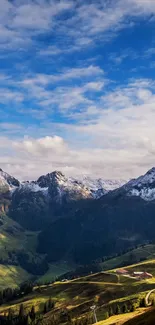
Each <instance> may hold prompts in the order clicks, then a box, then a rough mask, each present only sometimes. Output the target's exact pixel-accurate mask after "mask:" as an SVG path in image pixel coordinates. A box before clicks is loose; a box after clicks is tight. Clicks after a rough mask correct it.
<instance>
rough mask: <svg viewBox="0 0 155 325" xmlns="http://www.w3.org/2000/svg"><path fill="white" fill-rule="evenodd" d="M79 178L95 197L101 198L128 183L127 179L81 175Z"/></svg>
mask: <svg viewBox="0 0 155 325" xmlns="http://www.w3.org/2000/svg"><path fill="white" fill-rule="evenodd" d="M79 180H80V181H81V183H82V184H83V185H84V186H86V187H87V188H88V189H89V190H90V191H91V193H92V196H93V197H94V198H100V197H101V196H103V195H104V194H106V193H108V192H109V191H113V190H115V189H117V188H119V187H121V186H123V185H124V184H125V183H126V181H125V180H112V179H111V180H110V179H102V178H97V179H95V178H92V177H90V176H81V177H79Z"/></svg>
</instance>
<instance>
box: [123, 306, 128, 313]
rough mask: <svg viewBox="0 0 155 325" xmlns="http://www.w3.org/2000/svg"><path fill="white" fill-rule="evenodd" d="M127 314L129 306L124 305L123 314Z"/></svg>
mask: <svg viewBox="0 0 155 325" xmlns="http://www.w3.org/2000/svg"><path fill="white" fill-rule="evenodd" d="M126 313H128V308H127V305H126V304H124V305H123V314H126Z"/></svg>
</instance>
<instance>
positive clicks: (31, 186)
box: [0, 169, 126, 201]
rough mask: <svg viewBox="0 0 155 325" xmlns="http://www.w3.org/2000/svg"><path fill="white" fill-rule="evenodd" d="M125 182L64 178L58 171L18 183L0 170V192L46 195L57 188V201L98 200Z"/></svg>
mask: <svg viewBox="0 0 155 325" xmlns="http://www.w3.org/2000/svg"><path fill="white" fill-rule="evenodd" d="M125 182H126V181H125V180H104V179H102V178H99V179H95V178H91V177H87V176H83V177H79V178H73V177H68V178H67V177H65V175H63V174H62V173H61V172H60V171H54V172H52V173H50V174H47V175H43V176H40V177H39V178H38V180H36V181H24V182H20V181H19V180H17V179H16V178H14V177H12V176H10V175H9V174H7V173H5V172H4V171H3V170H2V169H0V190H1V192H3V191H4V192H6V191H7V190H8V191H12V190H15V189H20V190H21V191H24V190H25V191H30V192H39V191H41V192H43V193H44V194H45V195H47V194H48V189H49V187H51V186H52V187H55V188H57V200H60V201H61V199H62V197H63V196H64V195H66V193H67V195H68V196H69V195H70V197H71V198H73V197H74V195H75V196H79V197H82V198H94V199H98V198H100V197H101V196H102V195H104V194H106V193H107V192H109V191H111V190H114V189H116V188H118V187H121V186H122V185H123V184H125Z"/></svg>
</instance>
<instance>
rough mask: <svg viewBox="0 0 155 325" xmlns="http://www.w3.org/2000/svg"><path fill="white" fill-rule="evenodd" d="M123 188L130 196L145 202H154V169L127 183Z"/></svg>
mask: <svg viewBox="0 0 155 325" xmlns="http://www.w3.org/2000/svg"><path fill="white" fill-rule="evenodd" d="M125 188H126V189H127V191H128V194H129V195H131V196H139V197H141V198H142V199H143V200H145V201H152V200H155V167H153V168H152V169H150V170H149V171H148V172H147V173H146V174H144V175H142V176H140V177H138V178H137V179H133V180H131V181H129V182H128V183H127V184H126V185H125Z"/></svg>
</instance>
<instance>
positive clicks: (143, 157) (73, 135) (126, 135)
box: [0, 79, 155, 179]
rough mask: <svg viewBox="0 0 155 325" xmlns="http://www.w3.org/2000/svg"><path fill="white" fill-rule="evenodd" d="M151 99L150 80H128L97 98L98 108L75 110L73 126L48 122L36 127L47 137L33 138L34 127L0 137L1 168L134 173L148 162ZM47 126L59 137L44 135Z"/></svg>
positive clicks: (154, 134)
mask: <svg viewBox="0 0 155 325" xmlns="http://www.w3.org/2000/svg"><path fill="white" fill-rule="evenodd" d="M95 88H96V87H95ZM118 94H119V96H118ZM107 102H108V109H107V108H106V107H107ZM120 102H122V105H120ZM154 102H155V85H154V83H153V82H152V80H147V79H146V80H145V79H144V80H142V79H141V80H139V82H138V80H132V81H130V82H129V83H128V84H127V85H126V86H124V87H122V88H121V89H119V90H118V89H117V87H116V89H115V91H114V90H113V91H112V92H111V93H108V94H107V95H105V97H103V96H102V98H101V103H102V105H103V106H97V107H93V106H92V108H91V107H90V111H89V110H88V112H87V114H86V115H84V114H83V112H81V114H82V116H83V120H82V121H81V119H80V117H79V116H78V123H77V124H76V125H75V124H61V123H60V124H58V125H57V124H56V123H53V124H52V123H50V124H49V125H48V124H47V125H44V127H42V129H41V128H40V133H43V132H46V134H48V136H42V137H38V138H37V137H36V135H35V130H34V135H33V136H32V137H31V138H30V137H26V138H24V139H23V140H22V139H18V138H17V139H16V140H11V139H9V138H5V139H4V138H3V139H1V141H0V143H1V145H2V146H3V152H5V155H4V154H3V155H2V153H1V159H0V161H1V166H2V167H3V168H4V169H6V170H7V171H9V172H12V173H13V174H14V173H15V175H17V176H20V178H25V179H26V178H30V179H32V178H35V177H38V176H39V175H40V174H44V173H47V172H51V171H53V170H56V169H58V170H62V171H63V172H64V173H66V174H67V175H78V174H81V173H82V174H91V175H93V176H102V177H104V178H122V177H123V178H126V179H128V178H130V177H136V176H138V175H140V174H141V173H144V172H145V171H146V170H147V169H148V168H151V167H152V166H153V165H154V154H155V141H154V139H155V131H154V120H155V106H154ZM101 103H100V104H101ZM92 113H93V114H92ZM88 116H89V122H88ZM6 127H8V125H6ZM51 128H52V129H53V131H54V132H55V134H57V133H58V134H60V132H62V133H63V136H60V135H59V136H57V135H55V136H50V132H51ZM4 149H5V150H4Z"/></svg>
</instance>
